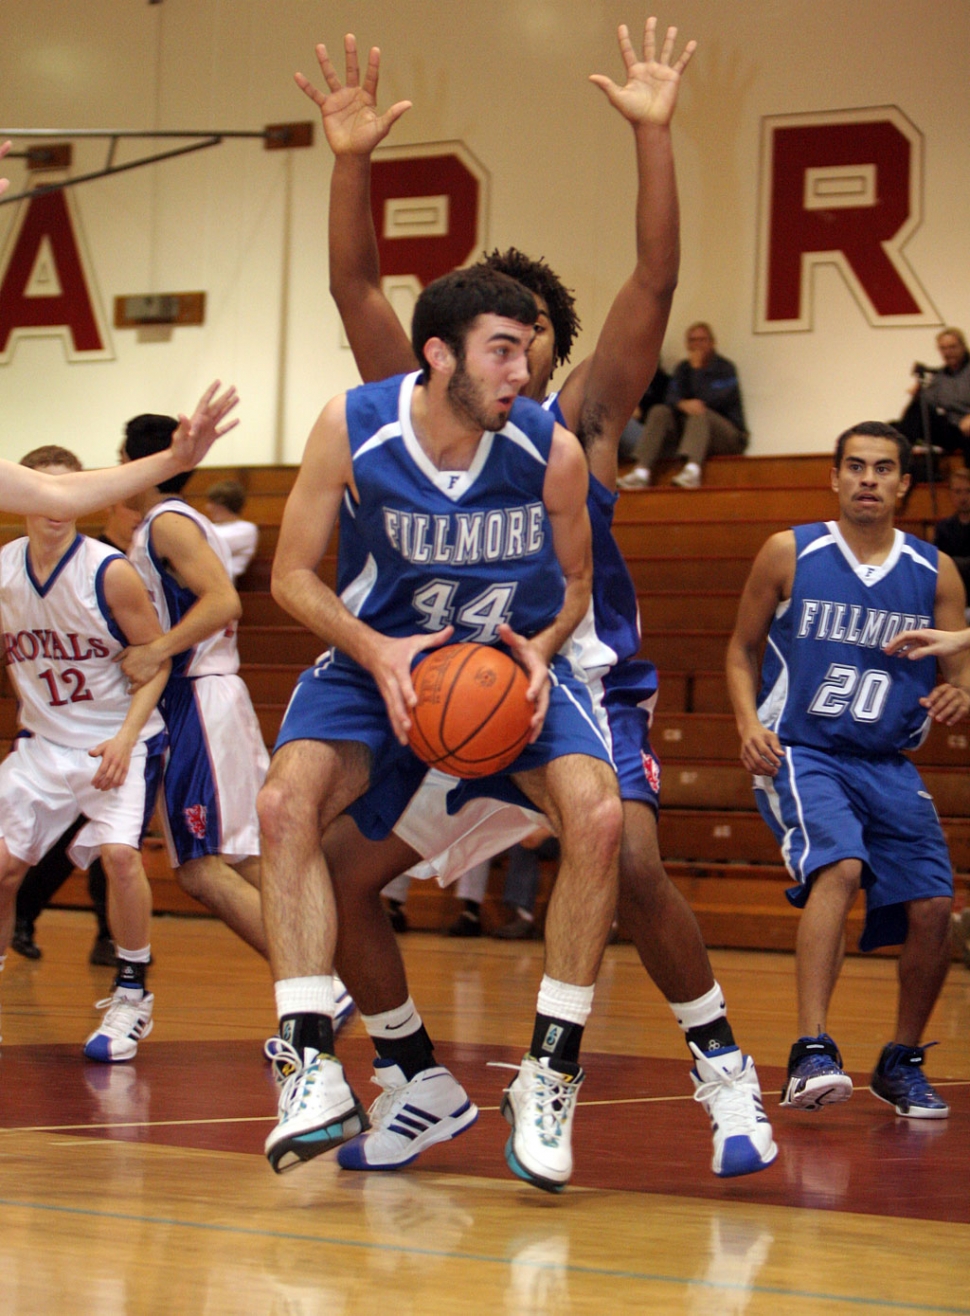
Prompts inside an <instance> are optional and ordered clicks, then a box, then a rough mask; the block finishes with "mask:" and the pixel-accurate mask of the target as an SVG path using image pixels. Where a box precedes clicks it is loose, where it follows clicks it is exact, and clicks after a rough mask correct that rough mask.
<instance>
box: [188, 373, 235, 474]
mask: <svg viewBox="0 0 970 1316" xmlns="http://www.w3.org/2000/svg"><path fill="white" fill-rule="evenodd" d="M219 384H220V381H219V380H218V379H217V380H215V381H214V382H213V383H211V384H210V385H209V387H208V388H207V389H206V391H205V392H204V393H203V394H202V397H201V398H200V399H199V402H198V405H197V406H196V408H195V411H194V412H193V413H192V416H191V418H189V417H188V416H184V415H182V413H181V412H180V413H179V424H178V429H177V430H176V431H175V433H174V434H173V436H172V453H173V455H174V457H175V459H176V461H178V463H179V465H180V466H181V468H182V470H184V471H188V470H191V469H192V467H193V466H197V465H198V464H199V462H200V461H201V460H202V458H203V457H204V456H205V455H206V453H207V452H208V451H209V449H210V448H211V447H212V445H213V443H215V441H216V439H221V438H222V436H223V434H228V433H229V431H230V430H231V429H234V428H235V427H236V426H237V425H238V424H239V421H238V419H236V420H231V421H229V422H228V424H223V421H224V420H225V418H226V416H228V415H229V412H230V411H232V409H233V408H234V407H235V405H236V403H237V402H238V401H239V394H238V393H237V392H236V390H235V388H227V389H226V391H225V392H224V393H220V394H219V396H218V397H217V396H216V393H217V392H218V389H219Z"/></svg>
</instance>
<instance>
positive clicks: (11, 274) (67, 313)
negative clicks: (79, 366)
mask: <svg viewBox="0 0 970 1316" xmlns="http://www.w3.org/2000/svg"><path fill="white" fill-rule="evenodd" d="M38 337H42V338H52V337H56V338H60V339H62V341H63V343H64V351H65V354H66V356H67V359H68V360H69V361H91V360H111V359H112V357H113V355H114V354H113V352H112V350H111V342H110V339H109V337H108V331H107V326H106V325H105V323H104V318H103V316H102V315H101V312H100V301H99V298H98V295H97V284H96V282H95V279H94V275H93V270H92V268H91V265H90V262H89V261H88V260H87V259H86V256H85V251H84V243H83V240H82V235H81V228H80V225H79V223H78V218H77V214H76V213H75V211H74V210H73V207H72V205H71V203H70V201H69V200H68V194H67V193H66V192H64V191H59V192H46V193H42V194H41V195H39V196H34V197H30V198H29V199H28V200H26V201H24V202H23V203H22V207H21V211H20V214H19V215H18V217H17V221H16V222H15V224H14V226H13V229H12V231H11V234H10V238H9V240H8V242H7V244H6V248H5V250H4V253H3V256H2V258H0V365H5V364H7V363H8V362H9V361H10V360H11V358H12V356H13V353H14V349H15V347H16V344H17V342H18V340H19V339H20V338H38Z"/></svg>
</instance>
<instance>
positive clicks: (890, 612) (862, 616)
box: [758, 521, 938, 756]
mask: <svg viewBox="0 0 970 1316" xmlns="http://www.w3.org/2000/svg"><path fill="white" fill-rule="evenodd" d="M794 533H795V553H796V565H795V579H794V582H793V585H792V593H791V598H790V599H788V600H786V601H785V602H784V603H783V604H781V605H780V606H779V608H778V609H777V611H776V613H775V617H774V620H773V621H772V623H771V627H770V629H769V631H768V643H767V647H766V649H765V655H764V659H763V662H762V669H761V692H760V694H759V697H758V703H759V708H758V716H759V718H760V719H761V722H762V723H763V725H764V726H766V727H769V728H770V729H772V730H773V731H775V732H776V733H777V735H778V736H779V738H780V739H781V741H782V742H783V743H789V744H795V745H810V746H813V747H814V748H816V749H822V750H832V751H837V752H839V753H843V754H857V755H866V756H868V755H874V754H895V753H898V752H899V751H900V750H907V749H915V748H916V747H917V746H918V745H920V744H921V743H922V741H923V739H924V738H925V736H926V734H927V732H928V731H929V726H930V719H929V718H928V716H927V713H926V710H925V709H924V708H923V707H922V706H921V705H920V702H919V701H920V699H921V698H922V697H923V696H924V695H927V694H929V692H930V690H932V688H933V686H934V684H935V680H936V664H935V663H934V662H930V661H922V662H910V661H909V660H908V659H906V658H891V657H889V656H888V655H887V654H885V653H883V646H884V645H885V644H887V643H888V642H889V641H890V640H891V639H892V638H893V636H894V635H896V634H898V632H899V631H902V630H908V629H910V628H911V627H918V626H932V624H933V613H934V605H935V598H936V577H937V560H938V559H937V551H936V549H935V548H934V547H933V546H932V544H927V543H924V541H923V540H921V539H916V538H915V537H914V536H912V535H906V534H903V532H902V531H901V530H897V531H896V532H895V541H894V543H893V547H892V549H891V551H890V553H889V556H888V557H887V558H886V560H885V562H883V563H881V564H880V565H879V566H870V565H865V564H862V563H859V562H858V561H857V560H856V558H855V556H854V555H853V553H852V550H851V549H850V548H849V546H848V544H847V543H846V542H845V539H844V538H843V536H842V534H841V532H840V530H839V527H838V525H837V524H836V522H834V521H826V522H824V523H821V522H818V523H816V524H814V525H803V526H796V527H795V528H794Z"/></svg>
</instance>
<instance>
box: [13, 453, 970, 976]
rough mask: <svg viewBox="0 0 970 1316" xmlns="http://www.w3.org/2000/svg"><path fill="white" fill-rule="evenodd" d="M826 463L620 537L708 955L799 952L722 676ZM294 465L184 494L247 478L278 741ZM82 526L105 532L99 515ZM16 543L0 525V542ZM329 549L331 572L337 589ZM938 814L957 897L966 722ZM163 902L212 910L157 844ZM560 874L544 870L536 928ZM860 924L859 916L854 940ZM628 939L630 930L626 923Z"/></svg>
mask: <svg viewBox="0 0 970 1316" xmlns="http://www.w3.org/2000/svg"><path fill="white" fill-rule="evenodd" d="M829 467H830V460H829V458H828V457H827V456H793V457H720V458H713V459H711V460H710V461H709V462H708V463H707V466H706V468H705V477H704V478H705V484H704V488H703V489H700V490H696V491H689V492H688V491H682V490H678V489H674V488H672V487H669V486H664V484H663V483H661V485H660V486H659V487H656V488H653V489H650V490H648V491H643V492H640V491H637V492H629V493H624V494H622V495H621V497H620V500H619V502H618V504H617V510H616V533H617V538H618V540H619V542H620V544H621V546H622V548H623V550H624V552H625V554H626V557H627V561H628V564H629V566H630V570H631V574H632V576H633V579H634V582H635V584H636V587H637V590H638V593H639V598H640V609H641V617H642V623H643V646H642V649H641V652H642V654H643V655H644V656H646V657H649V658H651V659H652V660H653V661H654V662H656V664H657V666H658V668H659V671H660V699H659V706H658V714H657V718H656V723H655V728H654V736H653V740H654V747H655V749H656V750H657V753H658V755H659V757H660V759H661V761H662V763H663V765H664V770H663V801H664V809H663V812H662V814H661V821H660V843H661V851H662V853H663V856H664V860H665V862H666V864H667V867H668V870H669V872H670V874H671V876H672V877H673V879H674V881H675V882H676V883H677V885H678V887H679V888H680V889H681V890H682V891H683V892H684V894H685V895H686V896H687V898H688V899H689V900H690V903H691V905H692V907H693V908H694V910H695V912H696V914H697V917H698V920H699V922H700V924H701V928H702V931H703V933H704V936H705V938H706V939H707V942H708V944H709V945H711V946H728V947H753V948H759V947H760V948H767V949H786V950H787V949H791V948H792V947H793V946H794V938H795V929H796V926H797V913H796V911H795V910H793V909H792V908H791V907H790V906H789V905H788V903H787V901H786V900H785V898H784V889H785V887H786V886H788V885H790V879H789V878H788V875H787V874H786V872H785V870H784V868H783V867H782V866H781V864H780V862H779V860H778V853H777V848H776V846H775V843H774V840H773V838H772V836H771V834H770V833H769V831H768V829H767V827H766V826H765V825H764V823H763V822H762V821H761V818H760V816H759V815H758V813H757V810H756V808H755V805H754V799H753V795H752V791H751V783H750V778H749V776H748V774H747V773H746V772H745V771H744V769H743V768H742V767H741V765H740V762H739V760H738V745H737V735H736V732H735V728H734V720H733V717H732V716H731V713H730V704H729V702H728V698H727V690H726V685H725V679H724V675H723V664H724V651H725V646H726V644H727V639H728V636H729V634H730V631H731V628H732V626H733V621H734V612H735V608H736V605H737V600H738V596H739V594H740V591H741V588H742V585H743V583H744V580H745V578H746V576H747V573H748V569H749V567H750V564H751V559H752V557H753V556H754V554H755V552H756V551H757V550H758V548H760V546H761V544H762V543H763V542H764V540H765V539H766V538H767V537H768V535H769V534H771V533H773V532H774V531H775V530H779V529H784V528H785V527H786V526H788V525H790V524H792V522H796V521H806V520H813V519H825V518H826V517H829V516H832V515H833V514H834V513H835V510H836V505H835V498H834V495H832V494H831V493H829V492H828V471H829ZM294 475H295V470H294V468H292V467H248V468H244V469H241V470H239V469H213V468H211V467H210V468H206V469H204V470H202V471H199V472H197V473H196V474H195V475H194V476H193V477H192V480H191V481H190V482H189V485H188V486H187V489H186V494H187V496H188V497H189V498H190V499H191V500H192V501H193V502H195V503H196V504H197V505H200V506H201V504H202V502H203V501H204V497H203V494H204V490H205V489H206V488H207V487H208V485H209V484H210V483H212V482H213V481H214V480H216V479H221V478H226V477H229V476H232V477H234V478H239V479H241V480H242V481H243V483H244V484H245V485H246V487H247V490H248V494H249V497H248V501H247V505H246V515H247V516H248V517H250V518H252V519H254V520H257V521H258V522H259V523H260V526H261V539H260V548H259V555H258V557H257V558H256V560H255V561H254V562H253V564H252V565H251V567H250V569H249V571H248V572H247V574H246V576H245V577H244V579H243V581H242V582H241V585H240V593H241V596H242V600H243V619H242V623H241V625H240V654H241V657H242V663H243V666H242V674H243V676H244V678H245V680H246V681H247V684H248V685H249V689H250V691H251V693H252V696H253V701H254V703H255V705H256V710H257V714H258V716H259V720H260V725H261V727H262V730H263V735H264V737H265V739H266V741H267V743H271V742H272V740H273V738H274V736H275V734H276V729H277V727H278V725H279V721H280V718H281V717H282V714H283V710H284V708H285V706H286V702H287V700H288V698H289V695H290V691H291V690H292V687H293V684H294V682H295V680H296V677H297V675H298V674H299V672H300V671H301V669H302V668H303V667H305V666H306V665H307V664H308V663H310V662H312V661H313V659H314V657H315V656H316V655H317V653H318V652H319V651H320V649H321V647H322V646H321V644H320V642H319V640H317V639H316V638H315V637H314V636H312V635H309V634H307V632H305V631H303V630H302V629H301V628H300V627H299V626H296V625H295V624H294V623H293V621H292V619H291V618H289V617H288V616H287V615H286V614H285V613H284V612H283V610H282V609H281V608H280V607H279V606H278V605H277V604H276V603H275V602H274V601H273V599H272V597H271V596H270V594H269V575H270V564H271V561H272V552H273V549H274V547H275V543H276V535H277V532H278V527H279V521H280V516H281V514H282V509H283V505H284V503H285V500H286V495H287V492H288V490H289V488H290V487H291V484H292V481H293V478H294ZM944 511H945V509H944V508H942V507H941V509H940V511H939V512H938V513H934V509H933V507H932V505H931V503H930V499H929V495H928V492H927V490H926V489H925V488H920V489H918V490H917V491H916V492H915V493H914V494H913V496H912V497H911V498H910V500H909V503H908V506H907V508H906V511H905V515H904V516H903V518H902V520H901V521H900V525H901V526H902V527H903V528H904V529H906V530H908V531H910V532H911V533H914V534H916V535H919V536H921V537H924V538H929V537H930V531H931V527H932V525H933V522H934V520H935V519H936V517H937V515H943V514H944ZM85 528H87V529H89V530H96V528H97V520H96V518H92V519H91V520H89V521H88V522H86V523H85ZM15 533H20V531H19V529H18V528H17V527H16V526H15V525H12V524H11V525H6V524H4V525H0V541H4V540H6V539H8V538H10V537H11V536H12V535H13V534H15ZM334 571H335V558H334V557H333V555H332V553H331V554H330V555H328V556H327V558H326V559H325V561H324V562H323V564H322V566H321V572H320V574H321V576H322V577H323V578H324V579H326V580H327V581H328V582H329V583H331V584H332V583H333V580H334ZM0 718H2V719H3V726H2V728H0V730H2V731H3V732H4V733H5V734H6V735H9V734H10V732H11V730H12V728H13V725H14V708H13V700H12V698H11V697H10V695H9V689H8V688H7V687H6V685H4V686H3V687H2V692H0ZM915 758H916V761H917V762H918V763H919V765H920V769H921V771H922V772H923V773H924V776H925V778H926V781H927V785H928V787H929V789H930V790H931V791H932V792H933V794H934V797H935V799H936V803H937V807H938V809H939V812H940V815H941V817H942V820H943V825H944V829H945V831H946V834H947V838H948V841H949V844H950V848H951V855H952V858H953V864H954V869H955V872H956V880H957V891H958V899H960V900H962V901H966V899H967V892H968V888H970V777H968V771H967V770H968V767H970V723H966V724H963V725H962V726H961V727H958V728H943V727H934V729H933V732H932V734H931V735H930V737H929V739H928V741H927V743H926V745H924V746H923V748H922V749H921V750H920V751H919V753H918V754H917V755H916V756H915ZM146 859H147V865H148V867H149V871H150V875H151V878H152V884H153V892H154V899H155V908H156V910H158V911H162V912H187V911H191V912H198V913H201V912H204V911H202V910H201V909H200V907H199V906H197V905H196V904H195V903H194V902H193V901H191V900H190V899H189V897H187V896H185V895H184V894H183V893H182V892H181V891H180V889H179V888H178V886H177V884H176V882H175V880H174V878H173V876H172V874H171V872H170V870H169V868H168V864H167V861H166V858H165V852H164V848H163V847H162V845H161V843H160V841H159V840H158V839H157V838H150V839H149V842H148V847H147V853H146ZM553 878H554V870H553V867H552V866H551V865H544V872H543V882H542V888H541V892H540V900H539V907H538V915H539V918H540V920H541V918H542V915H543V912H544V908H545V904H546V902H547V900H548V895H549V891H550V889H551V885H552V881H553ZM502 881H503V865H502V863H501V861H499V862H497V863H496V864H495V865H494V867H493V872H492V876H491V880H490V885H489V896H488V900H487V902H486V907H485V910H484V918H485V921H486V925H489V924H492V925H494V924H496V923H498V922H501V921H502V918H503V914H502V912H501V905H500V902H501V890H502ZM60 903H64V904H70V905H76V906H81V905H85V904H87V891H86V886H85V884H84V880H83V878H81V877H80V876H79V875H75V876H74V877H72V878H71V879H70V881H69V882H68V883H67V885H66V886H65V887H64V888H63V889H62V892H61V896H60ZM458 908H459V907H458V904H457V901H456V900H455V898H454V897H453V896H452V895H451V894H450V893H449V892H442V891H440V890H439V888H438V887H437V886H436V885H434V884H432V883H416V884H414V886H413V887H412V890H411V894H410V896H409V898H408V918H409V921H410V923H411V925H412V926H414V927H419V928H437V929H441V928H444V927H445V926H447V924H448V923H450V922H451V921H452V920H453V919H454V917H455V915H456V913H457V910H458ZM860 927H861V914H860V913H859V911H858V909H857V911H856V912H854V914H853V917H852V923H851V924H850V946H851V945H854V938H853V936H852V935H851V934H852V933H853V932H857V931H858V930H859V928H860ZM621 933H622V929H621Z"/></svg>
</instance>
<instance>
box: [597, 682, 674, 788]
mask: <svg viewBox="0 0 970 1316" xmlns="http://www.w3.org/2000/svg"><path fill="white" fill-rule="evenodd" d="M598 685H599V690H598V689H597V687H596V686H594V687H593V689H592V692H591V693H592V695H593V699H594V701H595V700H596V698H597V694H598V693H599V694H600V703H601V705H602V708H603V712H604V713H605V715H606V722H607V726H608V728H609V742H610V750H611V752H612V755H613V762H614V764H615V765H616V775H617V778H618V779H619V782H620V798H621V799H623V800H641V801H642V802H643V803H644V804H649V805H650V807H651V808H652V809H653V811H654V813H659V812H660V761H659V759H658V758H657V756H656V755H655V754H654V752H653V749H652V748H651V746H650V723H651V721H652V720H653V710H654V706H655V704H656V702H657V669H656V668H655V667H654V665H653V663H647V662H642V661H640V660H639V659H635V658H631V659H628V660H627V661H626V662H622V663H617V665H616V667H613V668H611V669H610V671H609V672H607V674H606V675H605V676H604V677H603V679H602V681H601V682H599V683H598Z"/></svg>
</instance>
